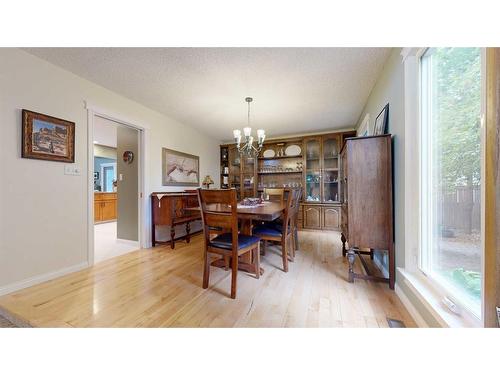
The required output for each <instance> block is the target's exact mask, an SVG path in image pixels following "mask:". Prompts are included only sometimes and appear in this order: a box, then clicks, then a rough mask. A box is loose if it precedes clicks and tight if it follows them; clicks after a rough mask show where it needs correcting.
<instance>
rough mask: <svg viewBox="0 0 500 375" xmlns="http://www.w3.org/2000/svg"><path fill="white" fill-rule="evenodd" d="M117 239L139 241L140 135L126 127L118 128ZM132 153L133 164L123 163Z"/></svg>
mask: <svg viewBox="0 0 500 375" xmlns="http://www.w3.org/2000/svg"><path fill="white" fill-rule="evenodd" d="M116 135H117V137H116V138H117V153H116V154H117V155H118V158H117V161H116V173H117V182H118V186H117V193H118V194H117V197H118V220H117V228H116V229H117V237H118V238H120V239H122V240H130V241H138V240H139V232H138V224H139V221H138V215H139V209H138V204H137V203H138V198H139V185H138V176H139V168H138V166H139V134H138V131H137V130H135V129H132V128H129V127H126V126H118V128H117V132H116ZM125 151H132V152H133V153H134V155H135V157H134V160H133V161H132V163H131V164H129V163H127V162H124V161H123V157H122V155H123V153H124V152H125Z"/></svg>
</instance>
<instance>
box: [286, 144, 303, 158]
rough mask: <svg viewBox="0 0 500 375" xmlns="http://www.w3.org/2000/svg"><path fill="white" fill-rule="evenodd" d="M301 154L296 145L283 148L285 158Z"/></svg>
mask: <svg viewBox="0 0 500 375" xmlns="http://www.w3.org/2000/svg"><path fill="white" fill-rule="evenodd" d="M301 152H302V150H301V148H300V146H298V145H290V146H288V147H287V148H285V155H286V156H299V155H300V153H301Z"/></svg>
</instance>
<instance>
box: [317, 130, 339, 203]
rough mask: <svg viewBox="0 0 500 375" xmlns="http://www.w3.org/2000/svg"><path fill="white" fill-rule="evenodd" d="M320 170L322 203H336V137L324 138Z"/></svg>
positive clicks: (337, 165) (337, 196)
mask: <svg viewBox="0 0 500 375" xmlns="http://www.w3.org/2000/svg"><path fill="white" fill-rule="evenodd" d="M322 158H323V167H322V170H321V183H322V192H323V194H322V202H324V203H332V202H338V201H339V200H340V199H339V193H340V192H339V141H338V137H337V136H336V135H332V136H325V137H324V138H323V147H322Z"/></svg>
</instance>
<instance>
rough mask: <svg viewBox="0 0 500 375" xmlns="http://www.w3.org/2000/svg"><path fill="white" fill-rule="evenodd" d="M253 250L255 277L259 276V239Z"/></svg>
mask: <svg viewBox="0 0 500 375" xmlns="http://www.w3.org/2000/svg"><path fill="white" fill-rule="evenodd" d="M254 252H255V277H256V278H257V279H259V278H260V241H259V242H257V247H256V248H255V250H254Z"/></svg>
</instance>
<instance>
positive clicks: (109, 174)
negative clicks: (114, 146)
mask: <svg viewBox="0 0 500 375" xmlns="http://www.w3.org/2000/svg"><path fill="white" fill-rule="evenodd" d="M103 173H104V178H103V181H104V186H103V191H105V192H107V193H111V192H112V191H113V181H115V180H116V176H115V168H114V167H112V166H109V167H104V168H103Z"/></svg>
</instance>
